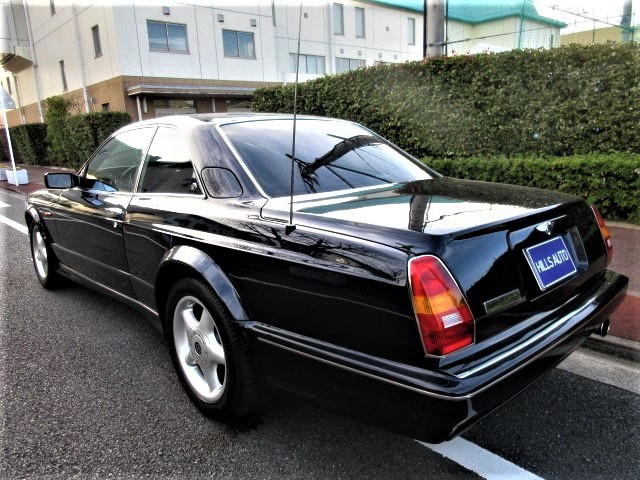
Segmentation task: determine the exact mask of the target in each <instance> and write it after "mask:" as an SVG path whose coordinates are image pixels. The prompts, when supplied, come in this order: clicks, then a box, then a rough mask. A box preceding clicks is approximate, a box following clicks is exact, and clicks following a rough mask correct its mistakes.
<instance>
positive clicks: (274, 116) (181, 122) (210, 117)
mask: <svg viewBox="0 0 640 480" xmlns="http://www.w3.org/2000/svg"><path fill="white" fill-rule="evenodd" d="M292 118H293V114H289V113H254V112H246V113H245V112H243V113H197V114H192V115H170V116H166V117H158V118H153V119H150V120H142V121H139V122H135V123H132V124H130V125H129V126H131V127H134V126H144V125H175V126H177V127H195V126H197V125H202V124H203V123H208V124H215V125H223V124H226V123H236V122H247V121H260V120H291V119H292ZM297 118H298V119H300V120H305V119H306V120H308V119H313V120H332V121H345V120H339V119H335V118H329V117H318V116H311V115H298V116H297Z"/></svg>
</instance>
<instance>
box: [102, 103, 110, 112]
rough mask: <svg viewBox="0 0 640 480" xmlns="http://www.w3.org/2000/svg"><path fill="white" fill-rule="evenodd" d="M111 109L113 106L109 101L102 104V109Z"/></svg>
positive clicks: (106, 110)
mask: <svg viewBox="0 0 640 480" xmlns="http://www.w3.org/2000/svg"><path fill="white" fill-rule="evenodd" d="M110 110H111V106H110V105H109V104H108V103H103V104H102V111H103V112H108V111H110Z"/></svg>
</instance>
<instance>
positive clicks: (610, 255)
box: [591, 205, 613, 265]
mask: <svg viewBox="0 0 640 480" xmlns="http://www.w3.org/2000/svg"><path fill="white" fill-rule="evenodd" d="M591 210H593V214H594V215H595V216H596V221H597V222H598V227H600V233H601V234H602V239H603V240H604V246H605V247H606V249H607V262H606V265H609V264H610V263H611V259H612V258H613V242H612V241H611V235H610V234H609V230H607V226H606V225H605V224H604V219H603V218H602V215H600V212H599V211H598V207H596V206H595V205H591Z"/></svg>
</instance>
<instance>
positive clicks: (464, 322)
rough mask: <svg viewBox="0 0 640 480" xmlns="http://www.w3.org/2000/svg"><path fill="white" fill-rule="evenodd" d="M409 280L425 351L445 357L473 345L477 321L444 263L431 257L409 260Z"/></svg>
mask: <svg viewBox="0 0 640 480" xmlns="http://www.w3.org/2000/svg"><path fill="white" fill-rule="evenodd" d="M409 279H410V282H411V293H412V297H413V309H414V311H415V314H416V320H417V322H418V329H419V331H420V336H421V338H422V344H423V346H424V350H425V352H426V353H427V354H428V355H446V354H448V353H451V352H454V351H456V350H459V349H461V348H463V347H466V346H467V345H471V344H472V343H473V342H474V338H475V320H474V318H473V315H472V314H471V310H470V309H469V306H468V305H467V302H466V300H465V299H464V296H463V295H462V292H461V291H460V287H458V284H457V283H456V281H455V280H454V279H453V277H452V276H451V273H449V271H448V270H447V268H446V267H445V266H444V264H443V263H442V262H441V261H440V260H439V259H438V258H436V257H433V256H430V255H425V256H422V257H416V258H413V259H411V260H410V261H409Z"/></svg>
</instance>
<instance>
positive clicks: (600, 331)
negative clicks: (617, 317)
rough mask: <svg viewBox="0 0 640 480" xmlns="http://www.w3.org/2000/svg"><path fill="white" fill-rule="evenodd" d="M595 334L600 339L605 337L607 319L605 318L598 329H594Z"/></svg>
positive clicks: (607, 330)
mask: <svg viewBox="0 0 640 480" xmlns="http://www.w3.org/2000/svg"><path fill="white" fill-rule="evenodd" d="M596 333H597V334H598V335H600V336H601V337H604V336H606V335H607V333H609V319H608V318H607V319H606V320H605V321H604V322H602V323H601V324H600V325H598V327H597V328H596Z"/></svg>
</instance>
